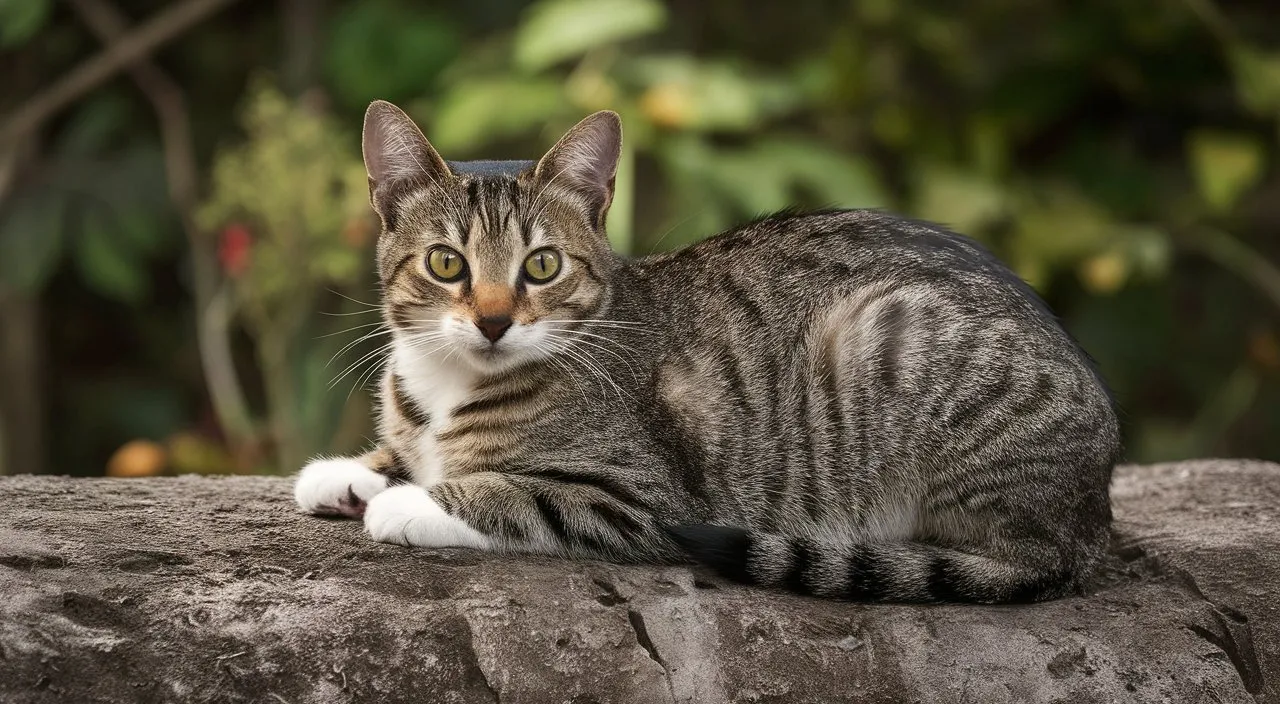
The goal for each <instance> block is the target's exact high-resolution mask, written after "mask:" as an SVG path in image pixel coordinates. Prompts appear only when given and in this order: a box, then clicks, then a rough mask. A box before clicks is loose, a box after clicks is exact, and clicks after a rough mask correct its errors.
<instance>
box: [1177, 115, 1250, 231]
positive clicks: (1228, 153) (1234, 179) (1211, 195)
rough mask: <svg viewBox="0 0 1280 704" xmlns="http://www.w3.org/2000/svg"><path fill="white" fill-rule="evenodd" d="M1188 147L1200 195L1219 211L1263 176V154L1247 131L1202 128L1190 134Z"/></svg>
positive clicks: (1231, 203) (1224, 211)
mask: <svg viewBox="0 0 1280 704" xmlns="http://www.w3.org/2000/svg"><path fill="white" fill-rule="evenodd" d="M1187 151H1188V152H1189V155H1188V156H1189V159H1190V161H1191V171H1192V176H1193V177H1194V178H1195V181H1196V185H1197V186H1198V187H1199V189H1200V196H1201V197H1202V198H1204V201H1205V202H1206V203H1207V204H1208V205H1209V207H1211V208H1212V209H1213V210H1215V211H1216V212H1218V213H1226V212H1228V211H1230V210H1231V208H1232V207H1234V206H1235V204H1236V202H1237V201H1239V200H1240V197H1241V196H1243V195H1244V193H1245V192H1246V191H1248V190H1249V189H1250V188H1252V187H1253V186H1255V185H1257V183H1258V179H1259V178H1261V177H1262V172H1263V167H1264V166H1265V161H1266V157H1265V154H1264V153H1263V148H1262V145H1261V144H1260V143H1259V142H1258V140H1256V139H1254V138H1253V137H1250V136H1248V135H1242V134H1229V133H1225V132H1213V131H1208V130H1201V131H1198V132H1195V133H1193V134H1192V135H1191V137H1190V139H1189V141H1188V144H1187Z"/></svg>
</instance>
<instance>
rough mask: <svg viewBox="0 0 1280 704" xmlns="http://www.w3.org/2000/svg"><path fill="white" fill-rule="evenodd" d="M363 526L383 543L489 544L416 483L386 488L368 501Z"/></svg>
mask: <svg viewBox="0 0 1280 704" xmlns="http://www.w3.org/2000/svg"><path fill="white" fill-rule="evenodd" d="M364 528H365V530H366V531H368V533H369V535H370V537H372V538H373V539H374V540H376V541H378V542H380V543H395V544H397V545H412V546H417V547H424V548H447V547H462V548H480V549H482V550H483V549H486V548H488V547H490V545H491V541H490V540H489V538H488V537H486V536H485V535H484V534H483V533H481V532H480V531H477V530H476V529H474V528H472V527H471V526H469V525H467V524H466V522H465V521H462V520H460V519H458V518H455V517H453V516H451V515H449V513H448V512H447V511H445V510H444V509H443V508H441V506H440V504H438V503H436V502H435V499H432V498H431V495H430V494H428V493H427V490H426V489H424V488H422V487H420V486H416V485H407V486H397V487H392V488H390V489H387V490H386V491H384V492H382V493H381V494H378V495H377V496H375V497H373V499H372V500H370V501H369V506H368V508H367V509H365V512H364Z"/></svg>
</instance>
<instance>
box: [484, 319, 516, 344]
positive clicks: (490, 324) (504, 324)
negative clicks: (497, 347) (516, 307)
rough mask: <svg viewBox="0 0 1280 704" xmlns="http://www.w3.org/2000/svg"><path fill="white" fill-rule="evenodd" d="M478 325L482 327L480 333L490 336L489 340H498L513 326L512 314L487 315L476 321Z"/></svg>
mask: <svg viewBox="0 0 1280 704" xmlns="http://www.w3.org/2000/svg"><path fill="white" fill-rule="evenodd" d="M476 327H478V328H480V333H481V334H482V335H484V336H485V337H486V338H488V339H489V342H497V341H498V340H499V339H501V337H502V335H503V334H504V333H506V331H507V328H510V327H511V316H509V315H489V316H485V317H483V318H480V319H479V320H477V321H476Z"/></svg>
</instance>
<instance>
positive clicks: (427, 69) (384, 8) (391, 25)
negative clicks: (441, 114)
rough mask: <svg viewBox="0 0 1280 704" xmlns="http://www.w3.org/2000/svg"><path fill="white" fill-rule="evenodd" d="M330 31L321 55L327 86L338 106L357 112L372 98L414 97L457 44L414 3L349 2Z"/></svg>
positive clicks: (442, 21)
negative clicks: (331, 31) (340, 104)
mask: <svg viewBox="0 0 1280 704" xmlns="http://www.w3.org/2000/svg"><path fill="white" fill-rule="evenodd" d="M331 26H332V27H333V34H332V36H331V37H330V39H329V44H328V47H327V51H326V52H325V70H326V72H327V73H328V76H329V82H330V84H331V85H332V86H333V90H334V93H335V94H336V95H337V97H338V98H339V99H340V100H341V101H342V102H343V103H345V104H347V105H349V106H351V107H353V108H360V109H363V108H364V107H365V106H366V105H368V104H369V102H370V101H372V100H374V99H382V100H390V101H392V102H395V101H400V100H408V99H411V98H413V97H415V96H417V95H420V94H421V93H422V92H423V90H424V89H426V88H429V87H430V86H431V85H432V83H433V81H434V79H435V77H436V76H437V75H438V74H439V73H440V71H441V70H443V69H444V67H445V66H447V65H448V64H449V62H450V61H452V60H453V59H454V57H455V56H457V54H458V48H459V45H460V44H461V42H462V39H461V33H460V32H459V30H458V28H457V27H456V26H454V24H453V23H452V22H450V21H449V20H447V19H446V18H443V17H440V16H438V15H436V14H433V13H431V12H427V11H423V10H422V9H421V6H420V5H418V4H415V3H400V2H384V1H380V0H374V1H371V2H359V3H351V4H349V5H345V6H344V7H343V8H342V9H341V10H340V11H339V14H338V16H337V17H336V18H335V19H334V21H333V22H332V24H331Z"/></svg>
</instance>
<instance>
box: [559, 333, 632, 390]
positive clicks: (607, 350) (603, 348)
mask: <svg viewBox="0 0 1280 704" xmlns="http://www.w3.org/2000/svg"><path fill="white" fill-rule="evenodd" d="M597 337H599V336H597ZM601 339H605V340H608V339H609V338H607V337H605V338H601ZM574 342H578V343H581V344H584V345H588V346H590V347H594V348H596V349H598V350H601V351H604V352H607V353H609V354H611V355H613V356H614V357H617V358H618V361H620V362H622V363H623V364H625V365H627V369H628V370H630V372H631V378H632V379H633V380H635V382H636V383H637V384H638V383H640V377H639V376H638V375H637V374H636V368H635V367H633V366H631V362H629V361H627V359H626V358H625V357H623V356H622V355H620V354H618V353H617V352H614V351H613V350H611V349H609V348H608V347H605V346H604V345H599V344H596V343H594V342H592V341H590V340H582V339H579V340H574ZM610 342H612V340H610ZM623 349H624V350H625V349H626V348H625V347H624V348H623Z"/></svg>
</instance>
